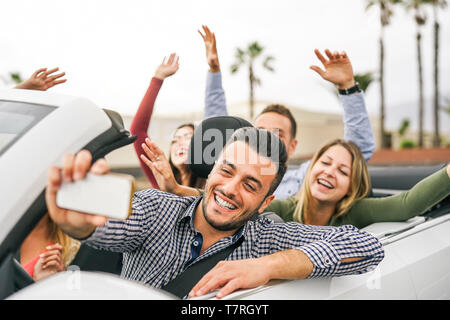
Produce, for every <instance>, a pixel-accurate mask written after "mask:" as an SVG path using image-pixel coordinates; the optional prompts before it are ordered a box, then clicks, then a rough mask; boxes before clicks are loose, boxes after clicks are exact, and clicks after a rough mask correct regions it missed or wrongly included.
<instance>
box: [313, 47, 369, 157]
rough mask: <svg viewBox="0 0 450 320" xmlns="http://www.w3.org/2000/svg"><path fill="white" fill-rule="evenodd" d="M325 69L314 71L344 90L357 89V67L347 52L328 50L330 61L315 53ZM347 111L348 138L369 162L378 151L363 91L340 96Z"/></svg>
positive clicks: (326, 52) (345, 115)
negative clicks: (355, 74) (354, 72)
mask: <svg viewBox="0 0 450 320" xmlns="http://www.w3.org/2000/svg"><path fill="white" fill-rule="evenodd" d="M314 52H315V54H316V56H317V58H318V59H319V60H320V62H321V63H322V65H323V67H324V69H325V70H322V69H321V68H320V67H318V66H315V65H314V66H311V67H310V68H311V69H312V70H314V71H316V72H317V73H318V74H319V75H320V76H321V77H322V78H323V79H325V80H327V81H329V82H331V83H333V84H334V85H336V86H337V88H338V89H340V90H345V89H350V88H352V87H354V86H355V84H356V82H355V79H354V74H353V68H352V64H351V62H350V59H349V58H348V56H347V54H346V53H345V52H342V53H339V52H334V53H332V52H331V51H330V50H328V49H326V50H325V54H326V55H327V57H328V59H326V58H325V57H324V56H323V55H322V54H321V53H320V51H319V50H317V49H316V50H315V51H314ZM339 99H340V101H341V103H342V106H343V108H344V139H345V140H349V141H353V142H354V143H356V145H357V146H358V147H359V148H360V149H361V152H362V153H363V155H364V158H365V159H366V161H369V160H370V158H371V157H372V155H373V153H374V151H375V138H374V136H373V131H372V126H371V124H370V119H369V115H368V113H367V109H366V105H365V101H364V95H363V93H362V92H354V93H351V94H339Z"/></svg>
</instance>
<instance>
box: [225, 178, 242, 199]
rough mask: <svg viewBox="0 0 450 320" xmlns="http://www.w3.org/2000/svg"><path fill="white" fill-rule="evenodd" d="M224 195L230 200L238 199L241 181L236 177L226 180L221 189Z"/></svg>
mask: <svg viewBox="0 0 450 320" xmlns="http://www.w3.org/2000/svg"><path fill="white" fill-rule="evenodd" d="M221 189H222V191H223V192H224V193H225V194H224V195H225V196H227V197H228V198H230V199H234V198H236V194H237V192H238V190H239V179H237V178H236V177H235V178H233V179H229V180H226V181H225V182H224V183H223V184H222V187H221Z"/></svg>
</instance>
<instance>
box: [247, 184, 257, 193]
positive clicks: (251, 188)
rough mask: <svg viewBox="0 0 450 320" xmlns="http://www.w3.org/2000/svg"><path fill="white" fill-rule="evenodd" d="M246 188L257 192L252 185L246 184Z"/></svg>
mask: <svg viewBox="0 0 450 320" xmlns="http://www.w3.org/2000/svg"><path fill="white" fill-rule="evenodd" d="M245 186H246V187H247V188H248V189H250V190H251V191H256V188H255V187H253V186H252V185H251V184H250V183H246V184H245Z"/></svg>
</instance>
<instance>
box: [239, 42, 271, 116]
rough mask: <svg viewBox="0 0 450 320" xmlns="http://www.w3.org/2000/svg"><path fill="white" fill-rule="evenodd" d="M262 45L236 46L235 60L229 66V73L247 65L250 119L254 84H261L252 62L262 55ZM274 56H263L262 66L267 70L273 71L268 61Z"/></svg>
mask: <svg viewBox="0 0 450 320" xmlns="http://www.w3.org/2000/svg"><path fill="white" fill-rule="evenodd" d="M263 50H264V47H261V46H260V45H259V44H258V42H256V41H255V42H253V43H250V44H249V45H248V47H247V49H245V50H242V49H240V48H236V54H235V57H236V62H235V63H234V64H233V65H232V66H231V73H236V72H238V70H239V68H240V66H242V65H246V66H247V67H248V79H249V84H250V98H249V105H250V119H253V114H254V88H255V86H256V85H260V84H261V80H260V79H259V78H257V77H256V76H255V72H254V63H255V60H256V59H257V58H258V57H260V56H261V55H262V52H263ZM274 59H275V58H274V57H272V56H266V57H264V60H263V64H262V66H263V67H264V68H265V69H267V70H269V71H272V72H273V71H274V69H273V68H272V67H271V66H270V62H271V61H273V60H274Z"/></svg>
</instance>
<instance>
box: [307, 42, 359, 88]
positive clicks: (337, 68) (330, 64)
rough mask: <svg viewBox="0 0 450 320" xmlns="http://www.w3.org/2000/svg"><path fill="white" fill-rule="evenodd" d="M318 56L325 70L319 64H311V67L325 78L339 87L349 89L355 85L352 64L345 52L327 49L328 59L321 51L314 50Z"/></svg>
mask: <svg viewBox="0 0 450 320" xmlns="http://www.w3.org/2000/svg"><path fill="white" fill-rule="evenodd" d="M314 52H315V54H316V56H317V58H318V59H319V60H320V62H322V65H323V67H324V68H325V70H322V69H321V68H320V67H318V66H315V65H313V66H310V69H312V70H314V71H316V72H317V73H318V74H319V75H320V76H321V77H322V78H323V79H325V80H327V81H330V82H332V83H333V84H335V85H337V86H338V88H339V89H348V88H351V87H353V86H354V85H355V78H354V75H353V68H352V64H351V63H350V59H349V58H348V56H347V54H346V53H345V52H342V53H339V52H337V51H335V52H334V53H332V52H331V51H330V50H328V49H325V54H326V55H327V57H328V60H327V59H326V58H325V57H324V56H323V55H322V54H321V53H320V51H319V50H317V49H315V50H314Z"/></svg>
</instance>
